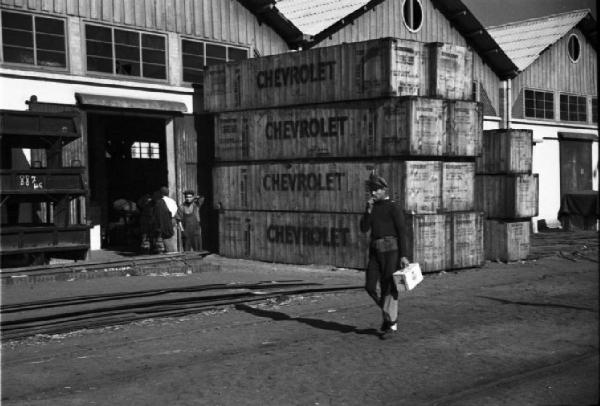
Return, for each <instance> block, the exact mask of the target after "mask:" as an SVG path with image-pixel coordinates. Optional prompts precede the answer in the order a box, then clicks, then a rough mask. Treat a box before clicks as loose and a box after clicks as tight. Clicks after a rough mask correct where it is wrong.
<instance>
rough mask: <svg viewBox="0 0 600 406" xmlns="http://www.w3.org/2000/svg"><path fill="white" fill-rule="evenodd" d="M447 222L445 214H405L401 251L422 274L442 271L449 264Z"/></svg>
mask: <svg viewBox="0 0 600 406" xmlns="http://www.w3.org/2000/svg"><path fill="white" fill-rule="evenodd" d="M447 221H448V215H446V214H410V213H407V214H405V226H406V233H405V234H404V236H403V238H402V251H403V253H404V255H405V256H406V257H407V258H408V259H409V260H410V261H411V262H418V263H419V266H420V267H421V271H423V272H436V271H443V270H445V269H447V268H448V266H449V264H450V258H449V255H448V252H447V251H448V248H447V244H448V243H449V240H448V237H449V235H448V231H449V230H448V225H447Z"/></svg>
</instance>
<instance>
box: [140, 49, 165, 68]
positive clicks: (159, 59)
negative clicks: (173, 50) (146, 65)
mask: <svg viewBox="0 0 600 406" xmlns="http://www.w3.org/2000/svg"><path fill="white" fill-rule="evenodd" d="M142 60H143V61H144V62H150V63H158V64H161V65H164V64H165V52H164V51H153V50H150V49H143V50H142Z"/></svg>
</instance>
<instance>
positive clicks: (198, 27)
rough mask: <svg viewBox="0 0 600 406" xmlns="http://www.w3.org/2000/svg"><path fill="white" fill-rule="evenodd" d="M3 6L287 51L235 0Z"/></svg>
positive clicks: (15, 2)
mask: <svg viewBox="0 0 600 406" xmlns="http://www.w3.org/2000/svg"><path fill="white" fill-rule="evenodd" d="M1 4H2V8H14V9H17V10H19V9H21V10H22V9H28V10H30V11H34V12H42V13H52V14H59V15H70V16H75V17H81V18H86V19H87V18H89V19H92V20H98V22H104V23H107V24H123V25H128V26H131V27H135V28H141V29H147V30H158V31H171V32H176V33H178V34H181V35H189V36H195V37H201V38H203V39H207V40H214V41H218V42H226V43H231V44H238V45H243V46H250V47H252V48H254V49H256V50H257V51H258V52H259V53H260V54H261V55H272V54H278V53H282V52H285V51H287V50H289V47H288V46H287V44H286V43H285V41H284V40H283V39H282V38H281V37H280V36H279V35H278V34H277V33H275V31H273V30H272V29H271V28H270V27H269V26H267V25H265V24H259V22H258V20H257V18H256V16H255V15H254V14H252V13H251V12H250V11H249V10H248V9H246V8H245V7H243V6H242V5H241V4H240V3H239V2H238V1H237V0H37V1H36V0H27V1H24V0H2V2H1Z"/></svg>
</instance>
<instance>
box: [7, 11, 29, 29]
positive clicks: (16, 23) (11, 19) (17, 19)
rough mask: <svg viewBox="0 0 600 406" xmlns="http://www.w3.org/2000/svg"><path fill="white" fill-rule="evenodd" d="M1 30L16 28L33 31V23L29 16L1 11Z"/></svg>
mask: <svg viewBox="0 0 600 406" xmlns="http://www.w3.org/2000/svg"><path fill="white" fill-rule="evenodd" d="M2 28H18V29H20V30H26V31H33V21H32V19H31V16H30V15H27V14H21V13H9V12H7V11H3V12H2Z"/></svg>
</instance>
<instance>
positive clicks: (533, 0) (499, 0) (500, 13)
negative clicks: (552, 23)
mask: <svg viewBox="0 0 600 406" xmlns="http://www.w3.org/2000/svg"><path fill="white" fill-rule="evenodd" d="M462 1H463V3H464V4H465V5H466V6H467V7H468V8H469V10H471V12H472V13H473V14H474V15H475V17H477V19H478V20H479V21H480V22H481V24H482V25H483V26H484V27H488V26H491V25H500V24H505V23H509V22H512V21H520V20H526V19H528V18H534V17H542V16H545V15H550V14H557V13H564V12H567V11H572V10H579V9H585V8H589V9H590V10H591V11H592V15H593V16H594V18H595V19H596V20H598V16H597V14H596V13H597V9H596V0H462Z"/></svg>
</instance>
